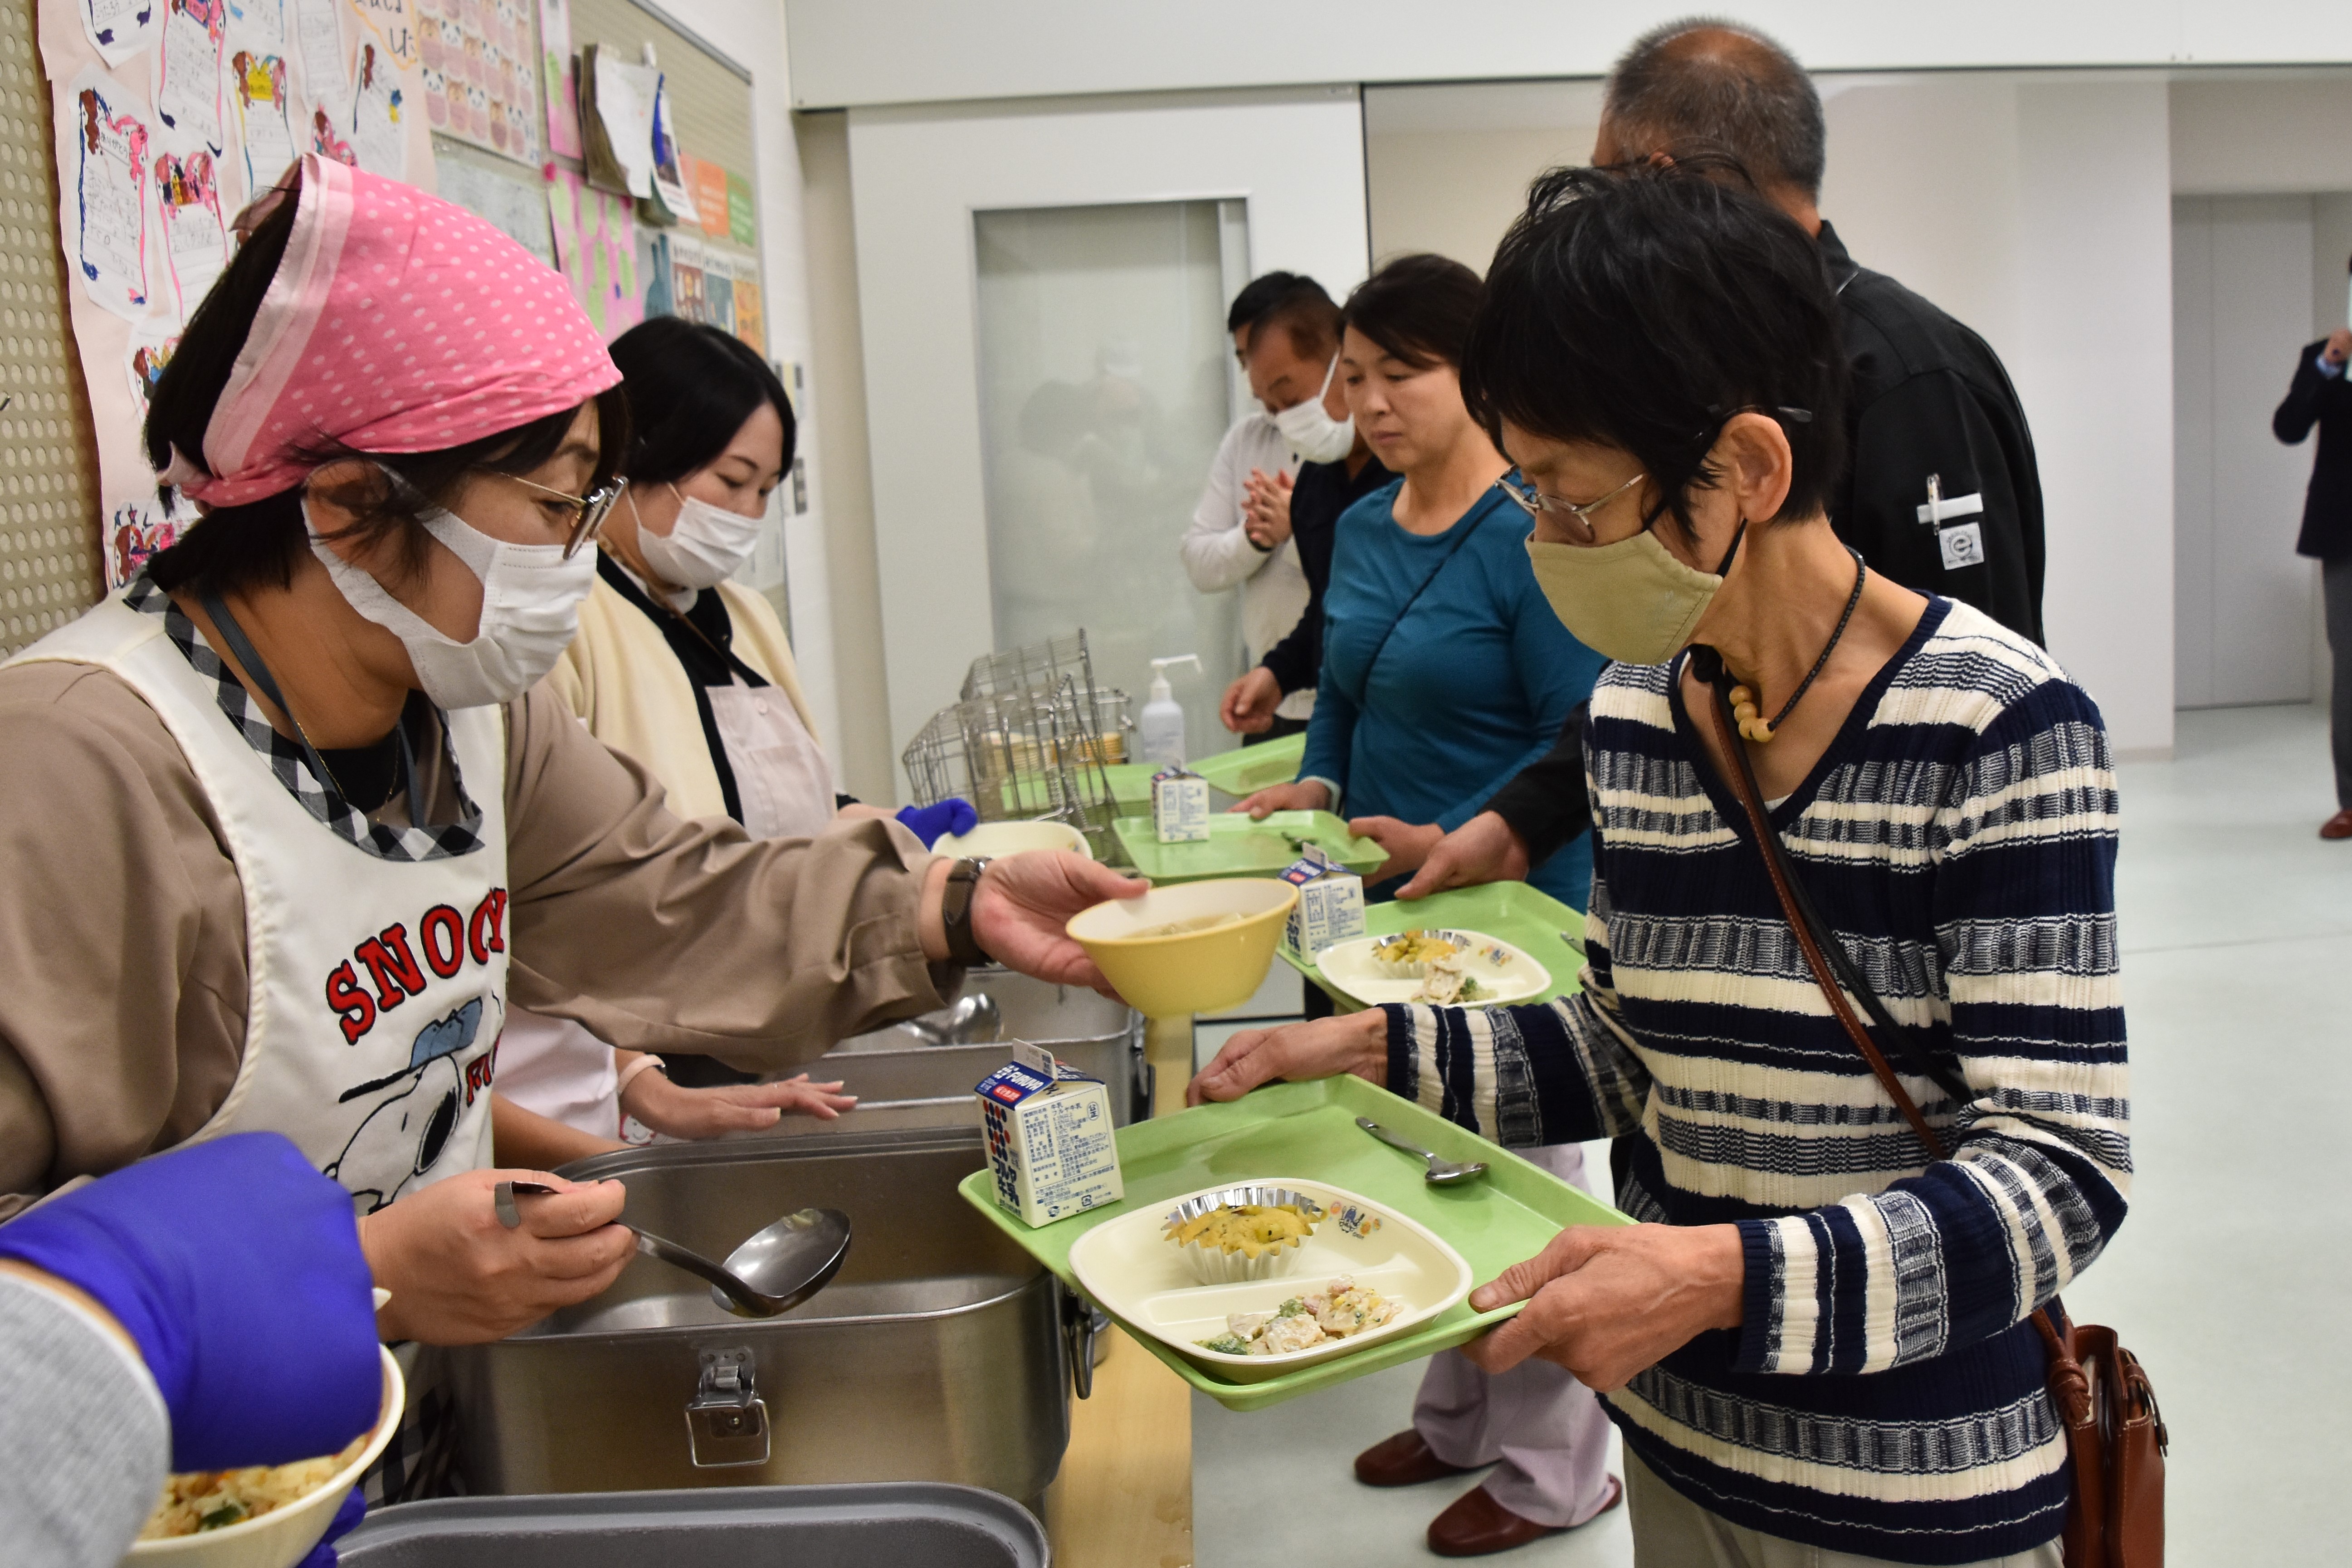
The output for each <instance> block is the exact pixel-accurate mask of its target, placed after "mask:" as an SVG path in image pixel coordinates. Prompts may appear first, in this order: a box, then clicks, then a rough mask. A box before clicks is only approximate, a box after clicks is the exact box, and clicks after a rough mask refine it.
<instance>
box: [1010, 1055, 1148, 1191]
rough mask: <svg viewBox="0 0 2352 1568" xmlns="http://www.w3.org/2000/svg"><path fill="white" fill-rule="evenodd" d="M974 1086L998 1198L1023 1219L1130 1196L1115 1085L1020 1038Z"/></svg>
mask: <svg viewBox="0 0 2352 1568" xmlns="http://www.w3.org/2000/svg"><path fill="white" fill-rule="evenodd" d="M972 1092H973V1093H975V1094H977V1095H978V1096H979V1097H980V1113H981V1122H982V1126H983V1127H984V1128H985V1130H986V1131H987V1134H988V1166H989V1169H990V1170H991V1171H992V1173H994V1174H995V1177H996V1201H997V1202H998V1203H999V1204H1001V1205H1003V1206H1004V1207H1006V1208H1008V1209H1011V1210H1012V1211H1013V1213H1014V1214H1017V1215H1020V1216H1021V1218H1022V1219H1023V1221H1024V1222H1025V1223H1026V1224H1029V1225H1050V1224H1052V1223H1053V1222H1054V1221H1055V1220H1057V1219H1067V1218H1068V1217H1069V1216H1070V1215H1074V1214H1080V1213H1083V1212H1084V1211H1086V1210H1087V1209H1094V1208H1100V1207H1102V1206H1103V1205H1105V1204H1115V1203H1117V1202H1118V1201H1119V1199H1120V1198H1122V1197H1124V1196H1125V1195H1126V1193H1127V1188H1126V1187H1125V1185H1124V1184H1121V1183H1120V1181H1119V1176H1118V1142H1116V1141H1115V1140H1114V1139H1113V1138H1112V1136H1111V1131H1112V1129H1111V1120H1110V1090H1109V1089H1106V1088H1105V1087H1104V1086H1103V1083H1102V1080H1101V1079H1094V1078H1088V1077H1087V1075H1086V1074H1085V1073H1082V1072H1080V1071H1078V1070H1077V1069H1076V1068H1073V1067H1069V1066H1067V1065H1066V1064H1065V1063H1062V1062H1060V1061H1057V1060H1055V1057H1054V1053H1053V1052H1051V1051H1048V1050H1045V1049H1042V1048H1041V1047H1036V1046H1033V1045H1029V1044H1026V1043H1025V1042H1016V1043H1015V1044H1014V1046H1013V1059H1012V1060H1011V1061H1009V1062H1007V1063H1005V1064H1004V1065H1003V1067H1001V1068H997V1069H996V1070H995V1071H994V1072H992V1073H991V1074H989V1075H988V1076H987V1077H986V1078H984V1079H981V1081H980V1084H979V1086H978V1087H977V1088H976V1089H973V1091H972Z"/></svg>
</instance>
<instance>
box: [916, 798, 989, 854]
mask: <svg viewBox="0 0 2352 1568" xmlns="http://www.w3.org/2000/svg"><path fill="white" fill-rule="evenodd" d="M898 820H899V821H901V822H903V823H905V824H906V825H907V831H908V832H909V833H912V834H913V835H914V836H915V837H918V838H919V839H921V840H922V841H923V847H924V848H926V849H929V847H931V846H932V845H934V844H937V843H938V842H939V841H940V839H942V838H945V837H948V836H949V835H950V834H955V833H969V832H971V830H972V828H973V827H974V826H976V825H977V824H978V823H979V821H980V813H978V812H976V811H974V810H972V808H971V802H970V801H968V800H966V799H964V798H963V797H962V796H961V795H950V796H948V798H947V799H945V800H943V801H941V802H940V803H939V805H910V806H907V807H906V808H904V809H903V810H901V811H900V812H899V813H898Z"/></svg>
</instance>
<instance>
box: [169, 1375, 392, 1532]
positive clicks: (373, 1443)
mask: <svg viewBox="0 0 2352 1568" xmlns="http://www.w3.org/2000/svg"><path fill="white" fill-rule="evenodd" d="M382 1353H383V1409H382V1410H381V1411H380V1412H379V1413H378V1415H377V1416H376V1421H375V1430H374V1431H373V1432H372V1433H370V1434H369V1435H368V1441H367V1447H364V1448H362V1449H361V1450H360V1454H359V1458H355V1459H353V1460H352V1462H351V1463H350V1464H348V1465H345V1466H344V1467H343V1468H341V1470H340V1471H338V1472H336V1475H335V1478H334V1479H332V1480H331V1481H329V1482H328V1483H327V1484H326V1485H325V1486H322V1487H320V1489H318V1490H317V1491H314V1492H312V1493H310V1495H309V1496H308V1497H304V1498H301V1499H299V1500H296V1501H294V1502H290V1503H288V1504H287V1505H286V1506H285V1507H283V1508H280V1509H274V1510H271V1511H269V1512H268V1513H265V1514H260V1515H257V1517H255V1518H252V1519H248V1520H247V1521H245V1522H244V1523H243V1524H229V1525H223V1526H222V1527H221V1528H220V1529H218V1530H207V1531H200V1532H199V1533H197V1534H194V1535H174V1536H171V1537H169V1538H167V1539H165V1540H162V1541H138V1542H132V1543H131V1554H130V1555H129V1556H127V1557H125V1558H124V1559H123V1560H122V1563H123V1568H163V1565H166V1564H168V1565H169V1568H293V1564H295V1563H299V1562H301V1561H302V1559H303V1558H305V1557H308V1556H309V1555H310V1548H312V1547H313V1546H316V1545H318V1544H319V1540H320V1537H321V1536H323V1535H325V1534H326V1533H327V1526H329V1525H331V1524H332V1523H334V1522H335V1510H337V1509H339V1508H341V1507H342V1506H343V1494H344V1493H346V1492H348V1491H350V1490H351V1489H352V1488H353V1487H354V1486H357V1485H358V1484H359V1479H360V1477H361V1476H362V1475H364V1474H365V1473H366V1472H367V1468H368V1467H369V1466H370V1465H373V1464H374V1463H375V1461H376V1458H377V1456H379V1455H381V1454H382V1453H383V1450H384V1447H385V1445H387V1444H389V1443H390V1442H391V1441H392V1435H393V1434H394V1432H396V1431H398V1430H399V1429H400V1413H401V1409H402V1407H403V1406H404V1405H405V1404H406V1403H407V1386H406V1384H404V1382H403V1380H402V1378H401V1375H400V1363H398V1362H396V1361H394V1360H393V1359H392V1352H390V1351H383V1352H382Z"/></svg>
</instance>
